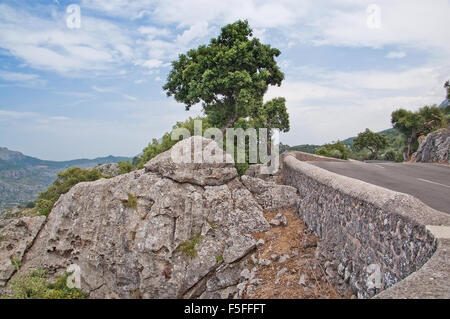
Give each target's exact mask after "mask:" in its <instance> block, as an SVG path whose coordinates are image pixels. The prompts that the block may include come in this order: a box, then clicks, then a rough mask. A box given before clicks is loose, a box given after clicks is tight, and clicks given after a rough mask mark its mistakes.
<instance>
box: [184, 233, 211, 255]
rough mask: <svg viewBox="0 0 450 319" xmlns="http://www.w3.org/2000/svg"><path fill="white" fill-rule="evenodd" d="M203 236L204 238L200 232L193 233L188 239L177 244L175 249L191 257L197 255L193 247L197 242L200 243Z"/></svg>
mask: <svg viewBox="0 0 450 319" xmlns="http://www.w3.org/2000/svg"><path fill="white" fill-rule="evenodd" d="M203 238H205V236H202V235H200V234H198V235H195V236H194V237H192V238H191V239H190V240H188V241H185V242H184V243H182V244H181V245H180V246H178V248H177V250H178V251H181V252H182V253H184V254H186V255H188V256H190V257H192V258H194V257H197V250H196V249H195V246H196V245H197V244H200V243H201V241H202V240H203Z"/></svg>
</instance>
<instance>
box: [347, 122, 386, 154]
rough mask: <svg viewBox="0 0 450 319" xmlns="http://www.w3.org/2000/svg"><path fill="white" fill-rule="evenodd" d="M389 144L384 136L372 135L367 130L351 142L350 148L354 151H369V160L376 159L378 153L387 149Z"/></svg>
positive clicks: (372, 133)
mask: <svg viewBox="0 0 450 319" xmlns="http://www.w3.org/2000/svg"><path fill="white" fill-rule="evenodd" d="M388 145H389V142H388V139H387V137H386V136H384V135H382V134H378V133H374V132H372V131H371V130H369V129H368V128H367V129H366V130H365V131H364V132H361V133H359V134H358V136H357V137H356V138H355V139H354V140H353V144H352V147H353V148H354V149H355V150H356V151H361V150H363V149H368V150H369V151H370V157H369V158H370V159H376V158H377V154H378V152H379V151H381V150H383V149H385V148H386V147H388Z"/></svg>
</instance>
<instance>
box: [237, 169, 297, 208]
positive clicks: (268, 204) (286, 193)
mask: <svg viewBox="0 0 450 319" xmlns="http://www.w3.org/2000/svg"><path fill="white" fill-rule="evenodd" d="M241 180H242V183H243V184H244V185H245V186H246V187H247V188H248V190H249V191H250V192H251V193H252V194H253V196H254V197H255V199H256V201H257V202H258V203H259V204H260V205H261V207H262V208H263V209H265V210H279V209H284V208H291V207H297V200H298V197H297V189H296V188H295V187H292V186H286V185H279V184H275V183H274V182H266V181H264V180H262V179H259V178H254V177H250V176H246V175H244V176H242V178H241Z"/></svg>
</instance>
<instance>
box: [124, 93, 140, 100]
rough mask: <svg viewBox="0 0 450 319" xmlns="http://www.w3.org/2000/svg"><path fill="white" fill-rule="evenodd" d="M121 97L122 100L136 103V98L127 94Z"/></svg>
mask: <svg viewBox="0 0 450 319" xmlns="http://www.w3.org/2000/svg"><path fill="white" fill-rule="evenodd" d="M122 97H123V98H124V99H127V100H130V101H137V98H136V97H134V96H131V95H128V94H122Z"/></svg>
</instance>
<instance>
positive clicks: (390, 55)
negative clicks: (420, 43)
mask: <svg viewBox="0 0 450 319" xmlns="http://www.w3.org/2000/svg"><path fill="white" fill-rule="evenodd" d="M405 56H406V53H405V52H402V51H391V52H389V53H388V54H386V58H388V59H402V58H404V57H405Z"/></svg>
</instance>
